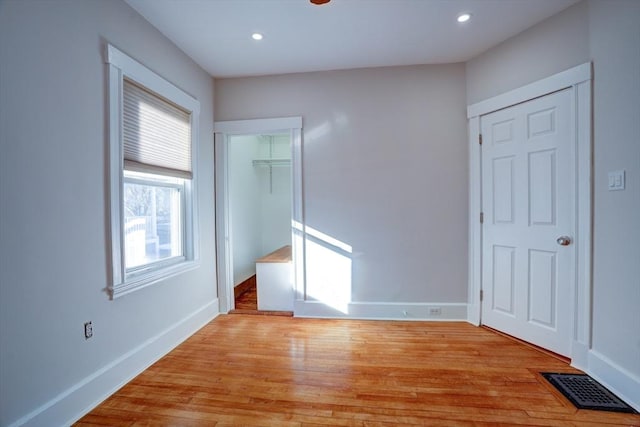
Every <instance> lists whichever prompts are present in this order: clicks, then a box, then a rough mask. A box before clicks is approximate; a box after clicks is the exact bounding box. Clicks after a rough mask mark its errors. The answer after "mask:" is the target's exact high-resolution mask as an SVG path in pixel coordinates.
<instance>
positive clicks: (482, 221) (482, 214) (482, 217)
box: [480, 212, 484, 224]
mask: <svg viewBox="0 0 640 427" xmlns="http://www.w3.org/2000/svg"><path fill="white" fill-rule="evenodd" d="M483 223H484V212H480V224H483Z"/></svg>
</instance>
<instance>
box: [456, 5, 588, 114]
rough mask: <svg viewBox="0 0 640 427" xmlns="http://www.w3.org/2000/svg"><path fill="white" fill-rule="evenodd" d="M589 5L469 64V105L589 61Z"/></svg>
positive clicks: (558, 16)
mask: <svg viewBox="0 0 640 427" xmlns="http://www.w3.org/2000/svg"><path fill="white" fill-rule="evenodd" d="M587 14H588V7H587V4H586V2H581V3H578V4H576V5H574V6H571V7H569V8H568V9H565V10H564V11H562V12H560V13H558V14H556V15H554V16H552V17H551V18H549V19H546V20H545V21H543V22H541V23H540V24H538V25H536V26H534V27H532V28H530V29H528V30H526V31H523V32H522V33H520V34H518V35H516V36H514V37H512V38H510V39H508V40H507V41H505V42H503V43H501V44H499V45H498V46H496V47H494V48H492V49H489V50H488V51H487V52H485V53H483V54H482V55H480V56H478V57H476V58H474V59H472V60H470V61H468V62H467V63H466V69H467V103H468V104H469V105H471V104H474V103H476V102H479V101H482V100H484V99H487V98H491V97H492V96H495V95H497V94H500V93H504V92H507V91H509V90H511V89H515V88H517V87H520V86H523V85H525V84H527V83H531V82H534V81H536V80H540V79H542V78H545V77H548V76H550V75H552V74H555V73H557V72H559V71H562V70H566V69H569V68H571V67H574V66H576V65H580V64H584V63H585V62H587V61H588V60H589V33H588V26H587V25H586V22H587V19H588V17H587Z"/></svg>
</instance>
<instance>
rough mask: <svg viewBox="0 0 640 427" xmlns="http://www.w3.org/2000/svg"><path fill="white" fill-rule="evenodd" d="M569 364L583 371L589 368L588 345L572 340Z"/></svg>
mask: <svg viewBox="0 0 640 427" xmlns="http://www.w3.org/2000/svg"><path fill="white" fill-rule="evenodd" d="M571 366H573V367H574V368H577V369H580V370H581V371H585V372H586V371H587V370H588V369H589V346H587V345H586V344H583V343H581V342H578V341H573V344H572V346H571Z"/></svg>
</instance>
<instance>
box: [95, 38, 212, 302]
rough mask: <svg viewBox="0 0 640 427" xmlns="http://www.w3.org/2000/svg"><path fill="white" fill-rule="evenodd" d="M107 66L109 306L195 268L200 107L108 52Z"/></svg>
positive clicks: (130, 61) (118, 54) (146, 71)
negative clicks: (109, 242) (109, 229)
mask: <svg viewBox="0 0 640 427" xmlns="http://www.w3.org/2000/svg"><path fill="white" fill-rule="evenodd" d="M107 62H108V64H109V122H110V127H109V132H110V135H109V143H110V168H109V169H110V191H111V197H110V201H111V209H110V213H111V246H112V251H111V252H112V281H111V285H110V291H111V296H112V297H113V298H115V297H118V296H121V295H124V294H126V293H129V292H131V291H133V290H136V289H139V288H141V287H144V286H148V285H150V284H152V283H156V282H158V281H161V280H163V279H165V278H167V277H169V276H173V275H175V274H178V273H180V272H183V271H185V270H187V269H190V268H193V267H195V266H196V262H197V233H196V224H197V222H196V209H195V197H194V192H195V171H194V168H193V165H194V163H195V158H196V151H197V150H196V149H197V141H196V139H195V134H196V132H195V131H196V130H197V123H198V114H199V110H200V105H199V103H198V101H197V100H195V99H194V98H192V97H191V96H189V95H188V94H186V93H184V92H183V91H182V90H180V89H178V88H177V87H175V86H173V85H172V84H171V83H169V82H168V81H166V80H164V79H163V78H162V77H160V76H158V75H157V74H155V73H154V72H153V71H151V70H149V69H147V68H146V67H144V66H143V65H142V64H140V63H138V62H137V61H135V60H134V59H132V58H130V57H128V56H127V55H125V54H124V53H122V52H120V51H119V50H117V49H116V48H114V47H113V46H111V45H109V46H108V47H107Z"/></svg>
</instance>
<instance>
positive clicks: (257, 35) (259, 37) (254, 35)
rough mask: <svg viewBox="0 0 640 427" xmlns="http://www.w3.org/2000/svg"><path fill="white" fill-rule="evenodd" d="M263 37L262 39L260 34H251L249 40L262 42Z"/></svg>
mask: <svg viewBox="0 0 640 427" xmlns="http://www.w3.org/2000/svg"><path fill="white" fill-rule="evenodd" d="M263 37H264V36H263V35H262V34H260V33H253V34H251V38H252V39H254V40H262V39H263Z"/></svg>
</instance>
